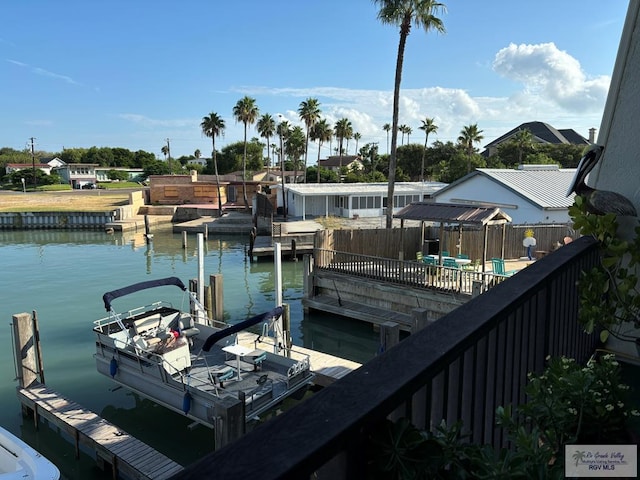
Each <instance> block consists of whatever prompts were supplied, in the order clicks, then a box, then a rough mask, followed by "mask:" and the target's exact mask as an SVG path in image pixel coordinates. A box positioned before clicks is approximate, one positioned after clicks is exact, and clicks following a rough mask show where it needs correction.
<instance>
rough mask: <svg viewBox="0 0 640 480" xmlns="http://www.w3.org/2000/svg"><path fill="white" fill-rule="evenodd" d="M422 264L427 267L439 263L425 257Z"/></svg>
mask: <svg viewBox="0 0 640 480" xmlns="http://www.w3.org/2000/svg"><path fill="white" fill-rule="evenodd" d="M422 263H424V264H426V265H435V264H436V263H437V261H436V259H435V258H433V257H424V258H423V259H422Z"/></svg>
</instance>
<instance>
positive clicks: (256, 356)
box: [244, 350, 267, 371]
mask: <svg viewBox="0 0 640 480" xmlns="http://www.w3.org/2000/svg"><path fill="white" fill-rule="evenodd" d="M244 358H247V359H250V360H251V363H253V370H254V371H258V370H260V369H261V368H262V362H264V361H265V360H266V359H267V352H265V351H264V350H254V351H253V352H250V353H248V354H246V355H245V356H244Z"/></svg>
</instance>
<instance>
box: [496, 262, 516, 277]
mask: <svg viewBox="0 0 640 480" xmlns="http://www.w3.org/2000/svg"><path fill="white" fill-rule="evenodd" d="M491 265H493V273H494V274H495V275H503V276H505V277H510V276H511V275H513V274H514V273H516V272H517V270H505V268H504V259H503V258H492V259H491Z"/></svg>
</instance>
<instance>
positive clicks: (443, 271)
mask: <svg viewBox="0 0 640 480" xmlns="http://www.w3.org/2000/svg"><path fill="white" fill-rule="evenodd" d="M313 259H314V267H313V268H314V269H318V270H326V271H331V272H339V273H346V274H347V275H353V276H357V277H364V278H371V279H374V280H380V281H383V282H389V283H395V284H400V285H407V286H411V287H427V288H435V289H438V290H442V291H451V292H460V293H467V294H472V292H473V291H474V286H475V287H476V288H477V289H478V290H477V291H478V293H480V292H485V291H487V290H488V289H489V288H491V287H493V286H495V285H497V284H499V283H501V282H503V281H504V280H506V278H507V277H505V276H503V275H494V274H493V273H491V272H489V273H484V272H481V271H474V270H465V269H463V268H452V267H445V266H442V265H427V264H425V263H422V262H417V261H415V260H412V261H407V260H396V259H394V258H382V257H375V256H371V255H361V254H358V253H350V252H340V251H336V250H327V249H323V248H315V249H314V250H313Z"/></svg>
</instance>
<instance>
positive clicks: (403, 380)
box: [173, 237, 598, 480]
mask: <svg viewBox="0 0 640 480" xmlns="http://www.w3.org/2000/svg"><path fill="white" fill-rule="evenodd" d="M597 262H598V252H597V248H596V244H595V242H594V241H593V240H592V239H590V238H587V237H584V238H581V239H579V240H576V241H574V242H573V243H571V244H570V245H568V246H565V247H562V248H561V249H559V250H558V251H556V252H554V253H553V254H551V255H548V256H546V257H545V258H543V259H542V260H539V261H537V262H535V263H534V264H533V265H531V266H529V267H527V268H526V269H524V270H523V271H522V272H520V273H518V274H517V275H515V276H513V277H511V278H509V279H508V280H506V281H504V282H502V283H501V284H500V285H497V286H496V287H495V288H492V289H491V290H489V291H488V292H487V293H484V294H482V295H479V296H477V297H475V298H473V299H472V300H470V301H469V302H467V303H465V304H464V305H462V306H460V307H459V308H457V309H456V310H454V311H453V312H451V313H450V314H448V315H447V316H445V317H443V318H441V319H440V320H438V321H436V322H434V323H433V324H432V325H430V326H428V327H426V328H424V329H423V330H420V331H418V332H416V333H415V334H412V335H410V336H409V337H407V338H406V339H404V340H402V341H401V342H400V343H399V344H398V345H396V346H394V347H392V348H390V349H388V350H387V351H386V352H384V353H383V354H381V355H379V356H377V357H375V358H374V359H373V360H371V361H369V362H368V363H366V364H364V365H363V366H362V367H360V368H359V369H357V370H355V371H354V372H352V373H350V374H349V375H347V376H345V377H343V378H341V379H340V380H338V381H336V382H335V383H333V384H332V385H331V386H329V387H327V388H325V389H323V390H321V391H320V392H318V393H316V394H315V395H313V396H312V397H311V398H309V399H307V400H305V401H304V402H302V403H301V404H299V405H297V406H296V407H294V408H292V409H291V410H289V411H287V412H286V413H284V414H282V415H280V416H278V417H276V418H274V419H273V420H269V422H267V423H266V424H264V425H262V426H260V427H258V428H256V429H255V430H254V431H253V432H251V433H249V434H247V435H245V436H244V437H242V438H240V439H239V440H238V441H236V442H235V443H233V444H231V445H228V446H227V447H224V448H222V449H220V450H219V451H216V452H214V453H212V454H209V455H207V456H206V457H204V458H202V459H201V460H199V461H198V462H196V463H195V464H193V465H191V466H188V467H187V468H186V469H185V470H184V471H183V472H181V473H179V474H178V475H176V476H174V477H173V478H176V479H196V478H197V479H203V478H211V479H213V478H216V479H234V480H235V479H239V478H260V479H264V480H275V479H305V478H311V475H314V477H313V478H320V479H322V478H330V479H331V480H340V479H349V478H361V476H362V472H363V471H364V470H365V465H364V461H365V460H364V458H363V452H364V451H365V449H366V448H367V444H366V438H367V433H368V431H369V429H370V427H371V426H372V425H375V424H376V423H377V422H379V421H381V420H382V419H384V418H386V417H388V416H389V415H394V416H395V415H398V414H401V415H405V416H407V417H408V418H410V419H411V420H412V421H413V423H414V424H415V425H417V426H418V427H422V428H425V427H426V428H429V427H430V426H432V425H436V424H438V423H439V422H440V420H442V419H445V420H446V421H447V422H448V423H452V422H455V421H456V420H462V421H463V422H464V428H465V430H467V431H468V432H470V434H471V437H470V438H471V441H473V442H476V443H489V444H492V445H494V446H502V445H504V444H505V439H504V437H503V434H502V432H501V430H500V429H498V428H496V427H495V418H494V412H495V409H496V407H498V406H500V405H510V404H520V403H523V402H524V401H525V395H524V386H525V385H526V382H527V373H528V372H531V371H535V372H540V371H541V370H542V368H543V366H544V363H545V358H546V357H547V355H552V356H558V355H565V356H569V357H573V358H576V359H577V360H578V361H584V360H585V359H586V358H588V356H589V355H591V354H592V352H593V351H594V349H595V347H596V344H597V339H596V338H595V337H596V336H595V335H586V334H585V333H584V332H582V329H581V328H580V327H579V325H578V323H577V311H578V292H577V289H576V282H577V280H578V279H579V277H580V273H581V272H582V271H585V270H588V269H590V268H591V267H592V266H593V265H595V264H596V263H597Z"/></svg>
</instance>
